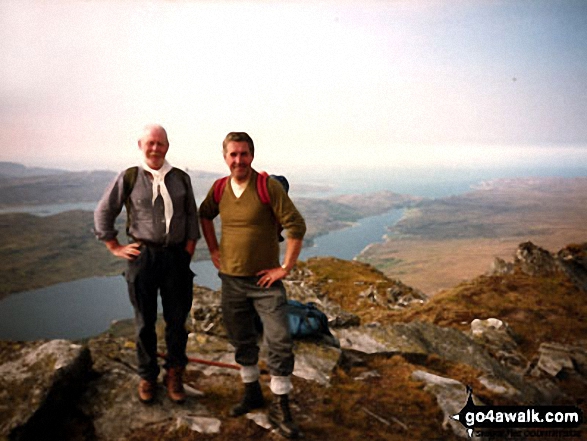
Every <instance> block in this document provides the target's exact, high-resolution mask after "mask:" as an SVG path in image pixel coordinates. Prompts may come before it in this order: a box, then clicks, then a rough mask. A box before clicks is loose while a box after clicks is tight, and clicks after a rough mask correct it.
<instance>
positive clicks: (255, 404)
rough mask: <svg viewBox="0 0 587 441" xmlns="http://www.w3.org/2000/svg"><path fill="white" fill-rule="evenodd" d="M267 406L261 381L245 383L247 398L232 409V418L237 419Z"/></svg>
mask: <svg viewBox="0 0 587 441" xmlns="http://www.w3.org/2000/svg"><path fill="white" fill-rule="evenodd" d="M264 405H265V400H264V399H263V392H262V391H261V384H259V380H257V381H253V382H252V383H245V396H244V397H243V399H242V401H241V402H240V403H238V404H237V405H236V406H234V407H233V408H232V409H230V416H232V417H237V416H241V415H244V414H245V413H249V412H250V411H251V410H254V409H259V408H260V407H263V406H264Z"/></svg>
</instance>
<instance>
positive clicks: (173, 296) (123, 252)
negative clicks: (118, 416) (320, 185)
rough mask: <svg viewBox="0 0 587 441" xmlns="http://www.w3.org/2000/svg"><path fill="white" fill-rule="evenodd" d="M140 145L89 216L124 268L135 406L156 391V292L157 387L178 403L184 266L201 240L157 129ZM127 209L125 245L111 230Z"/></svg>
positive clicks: (188, 278)
mask: <svg viewBox="0 0 587 441" xmlns="http://www.w3.org/2000/svg"><path fill="white" fill-rule="evenodd" d="M138 145H139V149H140V151H141V157H142V159H141V163H140V165H139V166H138V167H131V168H129V169H127V170H126V171H123V172H121V173H120V174H119V175H118V176H117V177H116V179H115V180H114V181H113V182H112V183H111V184H110V186H109V187H108V188H107V189H106V191H105V193H104V195H103V196H102V199H101V200H100V202H99V203H98V206H97V208H96V210H95V212H94V232H95V234H96V237H97V238H98V239H99V240H102V241H104V243H105V245H106V247H107V248H108V250H109V251H110V252H111V253H112V254H113V255H114V256H116V257H119V258H122V259H126V260H127V261H128V268H127V270H126V272H125V277H126V281H127V284H128V292H129V297H130V301H131V303H132V305H133V307H134V311H135V323H136V333H137V357H138V374H139V376H140V381H139V387H138V395H139V399H140V400H141V401H142V402H144V403H151V402H152V401H153V400H154V399H155V394H156V389H157V377H158V375H159V364H158V362H157V334H156V330H155V323H156V321H157V293H158V292H159V293H160V295H161V303H162V306H163V317H164V319H165V342H166V344H167V352H168V354H167V358H166V360H165V364H164V368H165V370H166V375H165V376H164V380H163V381H164V384H165V386H166V387H167V395H168V396H169V398H170V399H171V400H172V401H173V402H175V403H183V402H184V401H185V398H186V396H185V391H184V388H183V372H184V370H185V366H186V364H187V361H188V360H187V356H186V344H187V331H186V329H185V321H186V319H187V316H188V314H189V311H190V308H191V305H192V297H193V294H192V293H193V277H194V273H193V272H192V271H191V270H190V261H191V258H192V255H193V254H194V250H195V247H196V241H197V240H198V238H199V237H200V232H199V225H198V216H197V209H196V201H195V199H194V194H193V189H192V185H191V182H190V178H189V176H188V175H187V173H185V172H183V171H182V170H179V169H177V168H175V167H172V166H171V165H169V163H168V162H167V161H166V160H165V155H166V154H167V151H168V149H169V141H168V138H167V132H166V131H165V129H164V128H163V127H161V126H160V125H148V126H146V127H145V129H144V131H143V133H142V135H141V137H140V139H139V141H138ZM131 176H133V177H131ZM133 181H134V182H133ZM125 205H126V209H127V216H128V217H129V222H127V234H128V237H129V243H128V244H126V245H123V244H121V243H120V242H119V241H118V239H117V233H118V232H117V230H116V229H115V227H114V222H115V220H116V218H117V217H118V215H119V214H120V212H121V210H122V207H123V206H125Z"/></svg>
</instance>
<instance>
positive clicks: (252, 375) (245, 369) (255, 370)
mask: <svg viewBox="0 0 587 441" xmlns="http://www.w3.org/2000/svg"><path fill="white" fill-rule="evenodd" d="M240 374H241V379H242V380H243V383H254V382H255V381H257V380H258V379H259V375H260V373H259V366H257V365H256V364H255V365H253V366H241V369H240Z"/></svg>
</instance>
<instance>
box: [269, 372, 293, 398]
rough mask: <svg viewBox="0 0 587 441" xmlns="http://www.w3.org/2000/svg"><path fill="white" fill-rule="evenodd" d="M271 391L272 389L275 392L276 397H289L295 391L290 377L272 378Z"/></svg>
mask: <svg viewBox="0 0 587 441" xmlns="http://www.w3.org/2000/svg"><path fill="white" fill-rule="evenodd" d="M269 389H271V392H273V393H274V394H275V395H287V394H288V393H290V392H291V390H292V389H293V385H292V384H291V378H290V376H289V375H288V376H287V377H277V376H272V377H271V383H269Z"/></svg>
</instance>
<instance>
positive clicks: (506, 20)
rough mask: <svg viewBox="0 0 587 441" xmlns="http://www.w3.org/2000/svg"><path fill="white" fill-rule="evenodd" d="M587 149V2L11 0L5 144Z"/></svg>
mask: <svg viewBox="0 0 587 441" xmlns="http://www.w3.org/2000/svg"><path fill="white" fill-rule="evenodd" d="M148 123H159V124H162V125H163V126H164V127H165V128H166V129H167V131H168V134H169V140H170V150H169V154H168V159H169V161H170V162H171V163H172V164H173V165H176V166H178V167H182V168H186V167H189V168H190V169H201V170H207V171H224V170H225V169H226V165H225V164H224V162H223V159H222V154H221V145H222V140H223V138H224V136H225V135H226V134H227V133H228V132H230V131H246V132H248V133H249V134H250V135H251V136H252V138H253V139H254V141H255V162H254V164H253V165H254V166H255V167H256V168H257V169H271V168H272V167H279V168H280V169H281V170H283V169H284V168H290V169H292V170H294V169H301V170H320V169H334V170H336V169H341V170H342V169H344V168H345V167H347V168H348V167H375V168H380V169H381V168H387V167H389V168H392V167H414V168H416V167H435V166H438V167H441V166H468V167H476V166H479V165H484V166H502V165H511V164H517V163H520V164H538V163H541V164H550V163H557V164H559V163H560V164H563V163H564V164H571V165H579V166H585V167H587V154H586V153H587V2H585V1H584V0H578V1H574V0H568V1H567V0H531V1H527V0H508V1H500V0H491V1H490V0H486V1H483V0H471V1H464V0H462V1H461V0H454V1H450V0H443V1H435V0H426V1H424V0H421V1H419V0H410V1H401V0H397V1H393V0H389V1H369V0H363V1H351V0H347V1H345V0H339V1H329V0H325V1H321V2H306V1H270V0H264V1H261V0H259V1H197V0H194V1H182V0H176V1H171V0H168V1H155V0H152V1H141V0H114V1H98V0H86V1H81V0H80V1H59V0H55V1H50V2H49V1H43V0H30V1H27V0H2V1H0V127H1V130H0V145H1V148H0V161H15V162H20V163H23V164H25V165H29V166H51V167H61V168H69V169H77V170H80V169H112V170H118V169H121V168H123V167H127V166H129V165H134V164H136V163H137V161H138V159H139V151H138V147H137V139H138V136H139V134H140V132H141V129H142V128H143V127H144V126H145V125H146V124H148Z"/></svg>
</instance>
